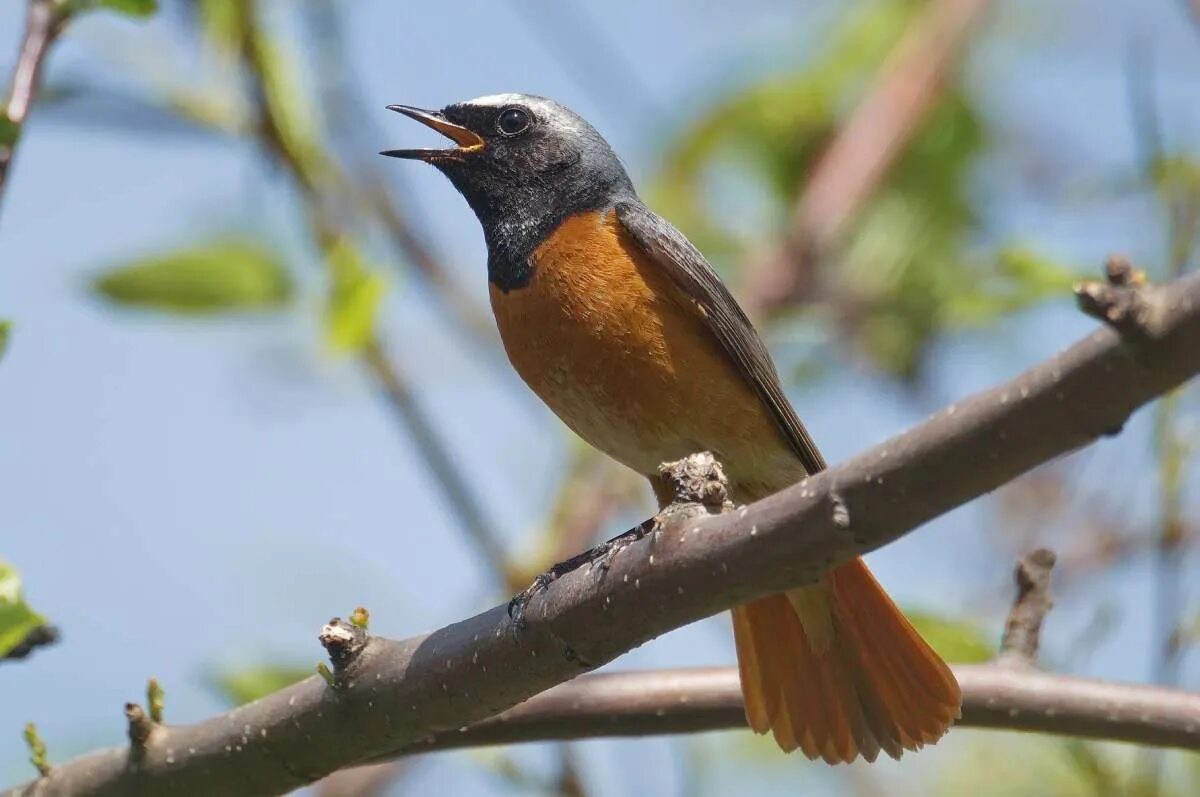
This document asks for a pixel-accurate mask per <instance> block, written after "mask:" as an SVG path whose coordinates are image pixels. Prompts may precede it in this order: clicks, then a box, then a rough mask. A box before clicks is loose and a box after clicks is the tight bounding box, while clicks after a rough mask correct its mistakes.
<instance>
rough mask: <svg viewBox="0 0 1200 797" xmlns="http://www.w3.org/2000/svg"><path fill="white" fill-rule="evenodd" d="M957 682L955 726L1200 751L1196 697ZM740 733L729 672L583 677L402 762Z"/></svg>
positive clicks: (987, 680) (1030, 678)
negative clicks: (546, 744) (588, 742)
mask: <svg viewBox="0 0 1200 797" xmlns="http://www.w3.org/2000/svg"><path fill="white" fill-rule="evenodd" d="M954 674H955V675H956V676H957V677H958V681H959V684H960V685H961V686H962V689H963V715H962V719H961V720H959V722H958V725H959V726H963V727H975V728H1006V729H1009V730H1020V731H1040V732H1045V733H1059V734H1069V735H1071V736H1088V737H1092V738H1096V739H1109V740H1112V741H1121V742H1134V743H1138V744H1152V745H1159V746H1163V747H1179V748H1183V749H1188V750H1200V695H1198V694H1195V693H1190V692H1184V691H1181V690H1178V689H1166V688H1163V687H1158V686H1142V685H1140V684H1119V683H1111V682H1108V681H1099V680H1094V679H1091V678H1075V677H1071V676H1067V675H1054V674H1052V673H1043V672H1023V671H1020V670H1015V669H1011V668H1005V667H997V666H995V665H988V664H984V665H960V666H957V667H955V668H954ZM745 727H746V719H745V714H744V712H743V708H742V692H741V688H740V686H739V685H738V674H737V670H736V669H734V668H732V667H729V668H724V667H714V668H704V669H700V668H697V669H684V670H656V671H646V672H623V673H605V674H601V675H584V676H581V677H579V678H576V679H575V680H574V681H571V682H569V683H565V684H561V685H559V686H556V687H554V688H553V689H551V690H549V691H547V692H543V693H542V694H540V695H537V696H536V697H532V698H530V699H529V700H527V701H525V702H524V703H522V704H521V705H519V706H515V707H513V708H510V709H509V710H508V711H505V712H503V713H502V714H499V715H497V716H495V717H492V718H490V719H486V720H483V721H482V722H478V723H476V724H474V725H472V726H470V727H469V728H466V729H464V730H453V731H446V732H444V733H439V734H437V735H435V736H433V737H431V738H429V739H425V740H422V741H419V742H417V743H415V744H413V745H411V746H409V747H408V748H405V749H404V750H403V751H398V752H403V753H416V752H422V751H432V750H447V749H452V748H460V747H481V746H485V745H495V744H513V743H516V742H533V741H546V740H551V739H585V738H592V737H600V736H658V735H663V734H671V733H696V732H699V731H714V730H723V729H727V728H745Z"/></svg>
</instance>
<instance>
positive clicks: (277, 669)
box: [213, 664, 312, 706]
mask: <svg viewBox="0 0 1200 797" xmlns="http://www.w3.org/2000/svg"><path fill="white" fill-rule="evenodd" d="M310 675H312V668H311V667H290V666H284V665H270V664H267V665H261V666H257V667H247V668H246V669H244V670H236V671H233V672H225V673H221V674H219V675H217V676H216V677H215V678H214V679H213V686H214V687H216V689H217V690H218V691H219V692H220V693H221V695H222V696H223V697H224V698H225V699H226V700H228V701H229V702H230V703H231V704H233V705H235V706H240V705H242V704H243V703H249V702H250V701H252V700H258V699H259V698H260V697H266V696H267V695H269V694H271V693H272V692H278V691H279V690H280V689H283V688H284V687H285V686H291V685H292V684H294V683H296V682H297V681H303V680H304V679H305V678H307V677H308V676H310Z"/></svg>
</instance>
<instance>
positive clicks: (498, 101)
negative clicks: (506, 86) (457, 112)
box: [465, 94, 529, 108]
mask: <svg viewBox="0 0 1200 797" xmlns="http://www.w3.org/2000/svg"><path fill="white" fill-rule="evenodd" d="M528 100H529V98H528V97H526V96H524V95H522V94H488V95H487V96H486V97H476V98H475V99H473V100H467V102H466V103H465V104H466V105H484V106H492V107H495V108H499V107H500V106H501V105H512V104H513V103H522V102H527V101H528Z"/></svg>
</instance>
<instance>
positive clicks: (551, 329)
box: [491, 212, 803, 501]
mask: <svg viewBox="0 0 1200 797" xmlns="http://www.w3.org/2000/svg"><path fill="white" fill-rule="evenodd" d="M533 262H534V272H533V279H532V280H531V281H530V283H529V284H528V285H527V286H526V287H524V288H521V289H518V290H514V291H510V292H509V293H503V292H501V291H499V290H498V289H497V288H496V287H495V286H492V288H491V300H492V310H493V312H494V313H495V315H496V322H497V325H498V326H499V329H500V336H501V338H502V340H503V341H504V348H505V350H506V351H507V353H508V357H509V360H511V361H512V364H513V367H514V368H516V370H517V373H519V374H520V375H521V378H522V379H524V380H525V382H526V383H527V384H528V385H529V386H530V387H531V388H532V389H533V391H534V392H535V393H537V395H538V396H539V397H540V398H541V399H542V400H543V401H544V402H546V404H547V405H548V406H549V407H550V409H552V410H553V411H554V412H555V414H557V415H558V417H559V418H561V419H562V420H563V422H564V423H566V424H567V426H569V427H571V429H573V430H574V431H575V432H576V433H577V434H578V435H579V436H580V437H582V438H583V439H584V440H586V441H588V442H589V443H590V444H591V445H593V446H595V447H596V448H599V449H600V450H602V451H604V452H605V453H607V454H608V455H609V456H611V457H613V458H614V459H616V460H618V461H620V462H622V463H624V464H625V465H627V466H629V467H630V468H633V469H634V470H636V471H638V472H639V473H642V474H645V475H647V476H653V475H655V474H656V473H657V471H658V465H659V464H660V463H662V462H666V461H670V460H675V459H679V458H681V457H683V456H686V455H688V454H690V453H694V452H696V451H703V450H708V451H712V452H713V453H714V454H715V455H716V456H717V457H718V458H719V459H720V460H721V461H722V462H723V463H724V465H725V467H726V472H727V473H728V475H729V477H730V481H731V483H732V485H733V489H734V497H735V498H739V497H740V500H743V501H745V500H751V499H752V498H756V497H758V496H759V495H761V494H764V493H768V492H772V491H774V490H776V489H780V488H781V487H783V486H785V485H787V484H790V483H792V482H794V481H796V480H797V479H799V478H801V477H802V476H803V468H802V467H801V465H800V463H799V462H798V461H797V459H796V458H795V455H794V454H793V453H792V452H791V450H790V449H789V448H788V446H787V444H786V442H785V441H784V439H783V437H782V435H781V434H780V432H779V431H778V429H777V428H776V426H775V424H774V422H773V421H772V419H771V417H770V414H769V411H768V410H767V409H766V408H765V407H764V406H763V405H762V403H761V402H760V401H759V399H758V396H757V395H756V394H755V393H754V391H753V389H752V388H751V387H750V386H749V385H748V384H747V383H746V381H745V380H744V379H743V378H742V376H741V375H740V374H739V372H738V371H737V370H736V368H735V367H734V366H733V364H732V363H731V362H730V361H729V360H728V358H727V356H726V355H725V352H724V351H723V350H722V349H721V347H720V344H719V343H718V342H717V340H716V338H715V337H714V336H713V335H712V333H711V332H710V331H709V330H708V328H707V327H706V326H705V324H704V321H703V319H702V318H701V317H700V315H699V312H698V311H697V310H696V309H695V306H694V305H693V304H692V302H691V300H690V299H688V298H687V297H685V296H683V295H682V293H681V292H680V291H679V290H678V289H677V288H676V287H675V285H674V283H673V282H672V281H671V279H670V277H669V275H667V274H664V273H662V271H661V269H660V268H659V267H658V266H657V265H656V264H655V263H654V262H653V261H652V260H650V259H649V258H647V257H646V256H645V255H644V254H643V253H642V252H641V251H640V250H639V249H638V248H637V245H636V244H635V243H634V241H632V240H631V239H630V238H629V236H628V235H627V234H626V233H625V232H624V231H623V229H622V228H621V227H620V223H619V222H618V221H617V220H616V218H615V217H614V216H613V215H612V214H611V213H599V212H591V213H583V214H579V215H576V216H572V217H571V218H569V219H567V220H566V221H565V222H563V224H562V225H560V226H559V228H558V229H557V230H555V231H554V233H552V234H551V236H550V237H549V238H548V239H547V240H546V242H545V243H543V244H542V246H541V247H539V248H538V250H537V251H536V252H535V253H534V256H533Z"/></svg>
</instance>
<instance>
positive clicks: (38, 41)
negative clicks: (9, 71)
mask: <svg viewBox="0 0 1200 797" xmlns="http://www.w3.org/2000/svg"><path fill="white" fill-rule="evenodd" d="M65 21H66V15H65V14H64V13H63V12H62V10H61V9H60V7H59V5H58V4H57V3H55V2H54V0H29V5H28V7H27V10H26V12H25V34H24V36H23V37H22V39H21V52H20V55H18V56H17V64H16V66H15V67H14V68H13V75H12V82H11V85H10V88H9V92H8V103H7V105H6V107H5V109H4V115H5V117H6V119H0V200H2V199H3V197H4V187H5V185H6V183H7V177H8V168H9V166H10V165H11V164H12V159H13V155H14V154H15V152H16V149H17V142H18V141H19V140H20V137H21V127H22V126H23V125H24V124H25V119H26V118H27V117H28V116H29V111H30V109H31V108H32V107H33V103H34V102H35V101H36V100H37V95H38V91H39V90H40V89H41V87H42V68H43V67H44V66H45V63H46V56H48V55H49V54H50V48H51V46H52V45H53V44H54V40H55V39H57V38H58V34H59V33H61V32H62V28H63V23H64V22H65Z"/></svg>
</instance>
